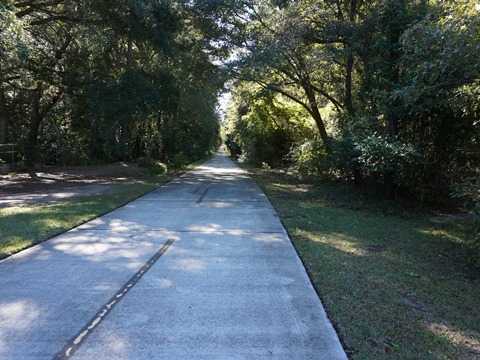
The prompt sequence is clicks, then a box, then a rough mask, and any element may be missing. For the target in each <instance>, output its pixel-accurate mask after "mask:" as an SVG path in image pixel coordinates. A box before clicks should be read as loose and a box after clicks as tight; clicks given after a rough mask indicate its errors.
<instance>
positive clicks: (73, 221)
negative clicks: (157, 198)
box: [0, 182, 159, 259]
mask: <svg viewBox="0 0 480 360" xmlns="http://www.w3.org/2000/svg"><path fill="white" fill-rule="evenodd" d="M158 185H159V184H158V183H153V182H150V183H135V184H117V185H114V186H113V190H111V191H108V192H105V193H104V194H101V195H95V196H87V197H83V198H80V199H77V200H71V201H68V202H61V203H54V204H39V205H31V206H13V207H7V208H0V259H1V258H5V257H7V256H9V255H11V254H14V253H16V252H18V251H20V250H22V249H25V248H27V247H30V246H32V245H34V244H37V243H40V242H42V241H45V240H47V239H50V238H51V237H53V236H56V235H58V234H61V233H63V232H65V231H67V230H70V229H72V228H74V227H76V226H78V225H80V224H83V223H85V222H87V221H89V220H91V219H94V218H96V217H98V216H101V215H103V214H106V213H108V212H110V211H112V210H114V209H116V208H118V207H120V206H122V205H124V204H126V203H128V202H130V201H132V200H133V199H135V198H137V197H139V196H141V195H143V194H145V193H147V192H149V191H151V190H153V189H155V188H156V187H157V186H158Z"/></svg>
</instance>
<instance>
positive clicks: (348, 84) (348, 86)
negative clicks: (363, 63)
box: [345, 51, 355, 116]
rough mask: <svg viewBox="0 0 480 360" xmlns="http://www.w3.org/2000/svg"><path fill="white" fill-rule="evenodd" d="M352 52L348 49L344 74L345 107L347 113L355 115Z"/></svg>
mask: <svg viewBox="0 0 480 360" xmlns="http://www.w3.org/2000/svg"><path fill="white" fill-rule="evenodd" d="M353 60H354V59H353V53H352V52H351V51H350V52H349V54H348V55H347V72H346V76H345V107H346V109H347V111H348V114H349V115H352V116H353V115H355V109H354V108H353V100H352V72H353Z"/></svg>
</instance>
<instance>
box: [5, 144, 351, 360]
mask: <svg viewBox="0 0 480 360" xmlns="http://www.w3.org/2000/svg"><path fill="white" fill-rule="evenodd" d="M53 358H58V359H69V358H74V359H290V360H294V359H329V360H333V359H346V356H345V353H344V351H343V349H342V347H341V345H340V342H339V340H338V338H337V335H336V333H335V331H334V329H333V327H332V326H331V324H330V322H329V321H328V319H327V317H326V315H325V312H324V310H323V307H322V305H321V302H320V300H319V299H318V297H317V295H316V293H315V291H314V289H313V287H312V285H311V283H310V281H309V279H308V277H307V275H306V273H305V269H304V268H303V265H302V263H301V261H300V260H299V258H298V257H297V255H296V253H295V251H294V249H293V246H292V245H291V243H290V240H289V239H288V237H287V235H286V233H285V230H284V228H283V226H282V224H281V223H280V221H279V219H278V217H277V216H276V214H275V211H274V210H273V208H272V206H271V205H270V203H269V202H268V200H267V198H266V197H265V195H264V194H263V193H262V191H261V190H260V189H259V188H258V187H257V186H256V184H255V183H254V182H253V180H251V179H250V178H249V177H248V176H247V175H246V174H245V173H244V172H243V171H242V170H240V169H239V168H238V167H237V166H236V165H235V164H234V163H233V162H232V161H231V160H230V159H228V157H226V156H225V154H224V153H223V152H219V154H218V155H217V156H216V157H215V158H214V159H212V160H210V161H208V162H206V163H205V164H203V165H202V166H200V167H198V168H196V169H195V170H194V171H191V172H189V173H187V174H185V175H183V176H182V177H180V178H179V179H177V180H175V181H173V182H171V183H169V184H167V185H165V186H163V187H161V188H159V189H157V190H155V191H153V192H151V193H149V194H147V195H145V196H143V197H141V198H139V199H137V200H135V201H133V202H131V203H129V204H127V205H126V206H124V207H122V208H119V209H117V210H115V211H113V212H111V213H109V214H107V215H105V216H103V217H100V218H98V219H95V220H93V221H91V222H89V223H86V224H84V225H82V226H80V227H78V228H76V229H74V230H72V231H69V232H67V233H65V234H63V235H60V236H58V237H56V238H54V239H52V240H50V241H47V242H44V243H42V244H40V245H38V246H35V247H33V248H31V249H28V250H25V251H23V252H21V253H19V254H16V255H14V256H11V257H10V258H8V259H5V260H3V261H0V359H53Z"/></svg>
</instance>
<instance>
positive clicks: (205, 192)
mask: <svg viewBox="0 0 480 360" xmlns="http://www.w3.org/2000/svg"><path fill="white" fill-rule="evenodd" d="M208 190H209V188H206V189H205V191H204V192H203V194H202V196H200V198H199V199H198V200H197V204H200V203H201V202H202V201H203V198H204V197H205V195H207V193H208Z"/></svg>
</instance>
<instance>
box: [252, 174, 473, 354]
mask: <svg viewBox="0 0 480 360" xmlns="http://www.w3.org/2000/svg"><path fill="white" fill-rule="evenodd" d="M249 171H250V173H251V175H252V176H253V177H254V179H255V180H256V181H257V183H258V184H259V185H260V186H261V187H262V188H263V190H264V191H265V192H266V194H267V196H268V198H269V199H270V201H271V202H272V204H273V205H274V207H275V208H276V210H277V212H278V214H279V216H280V218H281V220H282V221H283V223H284V225H285V227H286V229H287V231H288V233H289V234H290V237H291V239H292V241H293V243H294V246H295V248H296V249H297V251H298V253H299V255H300V257H301V259H302V261H303V262H304V264H305V267H306V268H307V271H308V273H309V275H310V277H311V280H312V282H313V283H314V286H315V288H316V289H317V292H318V294H319V296H320V298H321V299H322V301H323V303H324V305H325V308H326V311H327V313H328V315H329V317H330V318H331V320H332V322H333V324H334V326H335V327H336V329H337V331H338V333H339V336H340V337H341V339H342V341H343V343H344V345H345V348H346V350H347V353H348V354H349V356H350V357H351V358H352V359H402V360H405V359H480V315H479V304H480V303H479V299H480V276H479V272H478V271H477V270H475V269H471V268H468V267H466V266H465V264H464V263H463V262H462V257H461V246H460V244H461V243H462V242H463V241H464V239H465V238H466V237H467V236H469V234H470V233H469V228H468V226H465V225H461V224H439V223H434V222H432V221H430V220H429V219H428V217H427V216H425V215H424V214H422V213H420V212H411V211H406V210H405V209H403V210H402V208H401V207H400V206H399V205H398V203H396V202H393V201H390V202H389V201H375V200H371V199H370V200H369V199H368V198H367V197H365V196H363V195H362V194H361V193H357V192H356V190H355V189H353V188H349V187H346V186H343V185H341V184H331V183H330V184H329V183H315V182H309V181H306V180H299V179H298V178H295V177H293V176H290V175H288V174H285V173H280V172H275V171H265V170H259V169H252V168H250V169H249Z"/></svg>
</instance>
